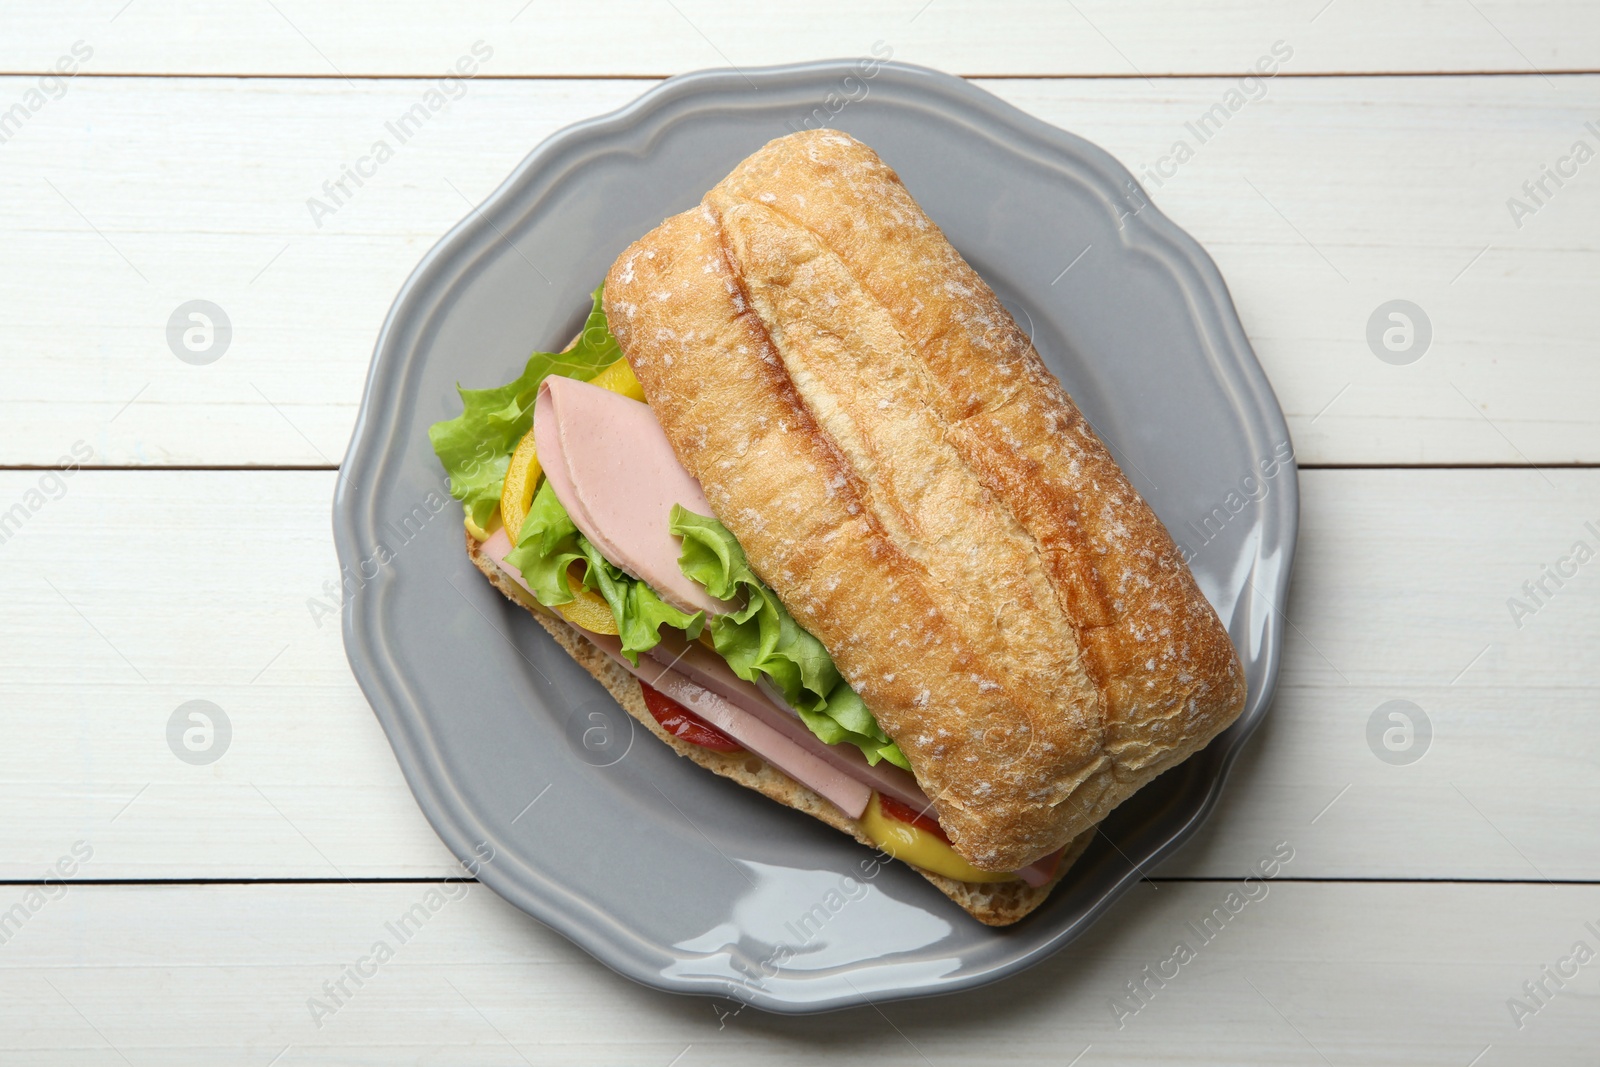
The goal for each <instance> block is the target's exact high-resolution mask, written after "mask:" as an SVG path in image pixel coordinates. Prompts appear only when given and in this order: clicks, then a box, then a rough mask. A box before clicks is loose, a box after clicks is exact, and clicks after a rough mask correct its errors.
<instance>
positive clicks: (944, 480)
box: [604, 130, 1244, 870]
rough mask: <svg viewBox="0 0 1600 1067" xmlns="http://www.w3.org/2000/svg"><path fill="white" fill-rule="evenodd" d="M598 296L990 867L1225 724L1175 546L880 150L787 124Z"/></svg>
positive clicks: (845, 666) (756, 553)
mask: <svg viewBox="0 0 1600 1067" xmlns="http://www.w3.org/2000/svg"><path fill="white" fill-rule="evenodd" d="M604 299H605V309H606V313H607V315H608V317H609V319H610V323H611V328H612V330H613V331H614V332H615V334H616V336H617V339H618V341H619V342H620V344H621V346H622V351H623V353H624V355H625V356H626V357H627V359H628V361H629V363H630V364H631V365H632V366H633V369H634V372H635V373H636V374H637V375H638V377H639V380H640V381H641V382H642V383H643V385H644V389H645V394H646V396H647V397H648V398H649V401H650V404H651V406H652V407H653V408H654V410H655V412H656V415H657V417H658V418H659V419H660V420H661V424H662V426H663V428H664V429H665V431H666V434H667V437H668V439H669V440H670V441H671V442H672V445H673V448H674V450H675V451H676V452H677V454H678V458H679V459H680V460H682V461H683V463H684V465H685V466H686V467H687V468H688V469H689V471H690V472H691V473H692V474H694V476H695V477H696V478H697V479H699V481H700V483H701V485H702V486H703V487H704V489H705V491H706V497H707V499H708V500H709V502H710V504H711V506H712V509H713V510H714V511H715V512H716V515H717V517H718V518H719V519H720V520H721V521H722V522H723V523H724V524H725V525H726V526H727V527H728V529H729V530H731V531H732V532H733V534H734V536H736V537H737V538H738V539H739V541H740V543H741V544H742V545H743V546H744V549H745V552H746V553H747V554H748V556H749V558H750V563H751V565H752V566H753V567H754V568H755V570H756V572H757V573H758V574H760V575H761V577H762V578H763V579H764V580H765V581H766V582H767V583H768V584H769V585H771V586H772V588H773V590H774V591H775V592H776V593H777V595H778V596H779V598H780V599H781V600H782V601H783V602H784V604H785V605H786V606H787V607H788V608H789V610H790V612H791V613H793V615H794V617H795V619H796V620H797V621H798V622H799V623H800V624H801V625H802V626H804V627H805V628H806V629H808V630H810V631H811V632H812V633H814V634H816V635H817V637H818V638H819V639H821V641H822V642H823V644H824V645H825V646H826V647H827V648H828V650H829V652H830V653H831V654H832V655H833V657H834V660H835V662H837V663H838V665H839V669H840V671H841V672H842V673H843V674H844V676H845V678H846V679H848V680H849V682H850V684H851V685H852V686H854V687H855V688H856V690H857V691H858V692H860V694H861V696H862V698H863V699H864V700H865V701H866V703H867V706H868V707H869V708H871V709H872V711H873V712H874V713H875V714H876V715H877V717H878V720H879V722H880V723H881V724H882V725H883V727H884V729H885V730H886V731H888V733H889V734H890V736H891V737H893V738H894V739H895V740H896V741H897V742H898V743H899V745H900V747H901V748H902V749H903V750H904V751H905V753H906V756H907V758H908V759H909V761H910V762H911V765H912V768H913V770H914V771H915V773H916V775H917V779H918V781H919V782H921V783H922V786H923V788H924V789H925V790H926V791H927V792H928V794H929V795H930V796H931V797H933V798H934V801H935V804H936V805H937V809H938V813H939V821H940V823H941V825H942V826H943V827H944V828H945V830H946V832H947V833H948V834H949V835H950V837H951V840H952V842H953V843H954V845H955V847H956V849H957V850H958V851H959V852H960V853H961V854H962V855H964V856H966V857H967V858H968V859H969V860H970V861H971V862H972V863H974V864H975V865H977V866H979V867H982V868H985V869H989V870H1011V869H1015V868H1017V867H1020V866H1024V865H1026V864H1027V863H1029V862H1031V861H1032V860H1033V859H1035V858H1037V857H1038V856H1040V855H1043V854H1045V853H1047V852H1049V851H1051V850H1052V849H1055V848H1058V847H1060V846H1062V845H1064V844H1065V843H1066V842H1067V841H1069V840H1071V839H1072V838H1074V837H1076V836H1077V835H1078V834H1080V833H1082V832H1083V831H1084V830H1086V829H1087V828H1088V827H1090V826H1091V825H1093V824H1094V823H1095V822H1098V821H1099V820H1100V819H1101V818H1103V817H1104V816H1105V814H1106V813H1107V812H1108V811H1109V810H1110V809H1111V808H1113V807H1115V806H1116V805H1117V804H1118V803H1120V802H1121V801H1123V800H1124V799H1126V798H1127V797H1128V796H1130V795H1131V794H1132V793H1133V792H1134V791H1135V790H1137V789H1138V788H1139V787H1140V786H1142V785H1143V784H1144V783H1145V782H1147V781H1149V780H1150V779H1151V778H1152V777H1154V776H1155V775H1156V774H1158V773H1160V772H1161V771H1162V770H1165V769H1166V768H1168V767H1170V766H1172V765H1174V764H1176V763H1177V762H1179V761H1181V760H1182V759H1184V758H1186V757H1187V756H1188V755H1190V754H1191V753H1192V752H1194V751H1196V750H1197V749H1198V748H1200V747H1201V746H1203V745H1204V744H1205V743H1206V742H1207V741H1209V740H1210V739H1211V738H1212V737H1213V736H1215V735H1216V734H1217V733H1218V732H1219V731H1220V730H1222V729H1223V728H1224V727H1226V726H1227V724H1228V723H1229V722H1231V721H1233V719H1234V718H1235V717H1236V716H1237V715H1238V713H1239V711H1240V709H1241V708H1242V706H1243V702H1244V678H1243V672H1242V671H1241V669H1240V667H1239V662H1238V657H1237V656H1236V654H1235V653H1234V650H1233V646H1232V645H1231V643H1230V642H1229V640H1228V635H1227V633H1226V631H1225V630H1224V629H1223V628H1222V626H1221V624H1220V623H1219V622H1218V620H1217V617H1216V614H1215V612H1213V611H1212V609H1211V606H1210V605H1209V604H1208V603H1207V602H1206V600H1205V598H1204V597H1203V596H1202V595H1201V594H1200V591H1199V589H1198V588H1197V587H1196V585H1195V583H1194V579H1193V576H1192V575H1191V574H1190V573H1189V570H1188V568H1187V567H1186V566H1185V565H1184V563H1183V561H1182V559H1181V558H1180V557H1179V555H1178V552H1177V549H1176V547H1175V546H1174V545H1173V543H1172V539H1171V537H1169V536H1168V534H1167V532H1166V530H1165V528H1163V527H1162V525H1161V523H1160V522H1159V521H1158V520H1157V519H1156V517H1155V515H1154V514H1153V513H1152V512H1151V511H1150V508H1149V506H1148V505H1146V503H1145V502H1144V500H1143V499H1141V498H1140V496H1139V495H1138V493H1137V492H1135V491H1134V489H1133V487H1132V486H1130V485H1129V484H1128V481H1127V479H1126V478H1125V477H1124V476H1123V474H1122V472H1121V471H1120V470H1119V469H1118V468H1117V466H1116V464H1115V462H1114V461H1113V460H1112V459H1111V457H1110V455H1109V454H1108V452H1107V451H1106V449H1105V446H1104V445H1103V444H1102V443H1101V442H1100V440H1099V439H1098V438H1097V437H1096V436H1095V435H1094V433H1093V431H1092V430H1090V428H1089V427H1088V425H1087V423H1086V422H1085V421H1084V419H1083V417H1082V415H1081V414H1079V412H1078V410H1077V408H1076V407H1075V406H1074V405H1073V403H1072V401H1071V400H1070V399H1069V398H1068V397H1067V395H1066V393H1065V392H1064V391H1063V390H1062V389H1061V386H1060V384H1059V383H1058V382H1056V380H1055V379H1054V378H1053V377H1052V376H1051V375H1050V373H1049V372H1048V371H1047V370H1046V369H1045V367H1044V365H1043V363H1042V362H1041V361H1040V359H1039V356H1038V354H1037V353H1036V352H1035V351H1034V349H1033V347H1032V345H1031V344H1030V343H1029V341H1028V338H1027V337H1026V336H1025V335H1024V334H1023V333H1022V331H1020V330H1019V329H1018V328H1017V326H1016V324H1015V322H1013V321H1012V319H1011V316H1010V314H1009V313H1008V312H1007V311H1006V310H1005V308H1004V307H1003V306H1002V305H1001V304H1000V302H999V300H998V299H997V298H996V297H995V295H994V293H993V292H992V291H991V290H990V289H989V288H988V286H986V285H985V284H984V283H983V281H982V280H981V279H980V278H979V277H978V276H977V274H976V273H974V272H973V270H972V268H971V267H969V266H968V265H967V263H966V262H965V261H964V260H963V259H962V258H961V256H960V255H959V254H958V253H957V252H956V251H955V249H954V248H953V247H952V246H951V245H950V243H949V242H948V241H947V240H945V238H944V235H943V234H942V233H941V232H940V231H939V229H938V227H937V226H935V225H934V224H933V222H932V221H931V220H930V219H929V218H928V217H927V216H926V215H925V214H924V213H923V212H922V210H921V208H920V207H918V206H917V204H916V202H915V201H914V200H912V198H911V195H910V194H909V193H908V192H907V191H906V189H905V187H904V185H902V184H901V182H900V179H899V177H898V176H897V175H896V174H895V173H894V171H892V170H891V169H890V168H889V167H888V166H887V165H885V164H884V163H883V161H882V160H880V159H879V158H878V157H877V155H876V154H874V153H873V152H872V150H871V149H869V148H867V147H866V146H865V145H863V144H861V143H860V142H858V141H856V140H854V139H853V138H850V137H849V136H847V135H845V134H841V133H838V132H835V131H831V130H819V131H812V132H807V133H799V134H793V135H790V136H788V137H783V138H779V139H778V140H776V141H773V142H772V143H770V144H768V145H767V146H766V147H765V148H763V149H761V150H760V151H758V152H757V153H755V154H754V155H753V156H751V157H750V158H748V159H746V160H745V161H744V162H743V163H741V164H740V165H739V166H738V167H737V168H735V170H734V171H733V173H732V174H730V175H729V176H728V177H727V178H726V179H725V180H723V181H722V182H721V183H720V184H719V185H718V186H717V187H716V188H715V189H713V190H711V192H709V193H708V194H707V195H706V197H705V199H704V201H703V202H702V203H701V204H700V205H699V206H697V207H695V208H693V209H691V210H689V211H687V212H684V213H683V214H681V215H677V216H674V217H672V218H670V219H668V220H666V221H665V222H664V223H662V224H661V225H660V226H659V227H657V228H656V229H655V230H653V231H651V232H650V233H649V234H647V235H646V236H645V237H644V238H642V239H641V240H639V241H638V242H636V243H634V244H633V245H632V246H630V247H629V248H628V249H627V250H626V251H625V252H624V253H623V254H622V255H621V256H620V257H619V258H618V259H617V261H616V263H615V264H614V265H613V266H612V268H611V271H610V273H609V275H608V276H607V279H606V288H605V298H604Z"/></svg>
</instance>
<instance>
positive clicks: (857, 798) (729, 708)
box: [578, 630, 872, 819]
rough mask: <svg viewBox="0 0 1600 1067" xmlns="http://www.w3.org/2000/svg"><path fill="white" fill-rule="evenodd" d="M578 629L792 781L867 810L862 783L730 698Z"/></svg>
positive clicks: (854, 811) (849, 810)
mask: <svg viewBox="0 0 1600 1067" xmlns="http://www.w3.org/2000/svg"><path fill="white" fill-rule="evenodd" d="M578 632H579V633H581V634H583V636H584V637H586V638H588V639H589V640H590V641H591V642H593V643H594V644H595V645H597V646H599V648H600V649H601V650H602V651H603V652H605V653H606V655H608V656H610V657H611V658H612V659H613V660H615V661H616V663H617V665H618V666H620V667H621V668H622V669H624V670H626V671H628V672H629V673H630V674H632V675H633V676H634V677H636V678H638V679H639V680H640V681H642V682H644V683H646V684H647V685H651V686H654V687H655V688H656V689H658V690H660V691H661V692H662V693H664V694H666V695H667V696H668V697H670V698H672V699H673V700H676V701H677V702H678V703H680V704H682V705H683V706H684V707H686V708H688V709H689V710H690V711H692V712H694V713H695V714H696V715H698V716H700V717H701V718H702V719H704V720H705V721H706V722H708V723H710V724H711V725H712V726H715V727H716V728H717V729H718V730H721V731H722V732H723V733H725V734H727V735H728V736H729V737H731V738H733V739H734V740H735V741H737V742H739V744H741V745H743V746H744V747H745V748H747V749H749V750H750V751H751V752H754V753H755V754H756V755H758V756H760V757H761V758H762V759H765V760H767V761H768V762H770V763H771V764H772V765H773V766H774V767H777V768H778V769H779V770H781V771H783V773H785V774H787V775H788V776H789V777H791V778H793V779H794V780H795V781H797V782H800V783H801V784H802V785H805V786H806V787H807V788H809V789H811V790H812V791H813V792H815V793H817V794H818V795H819V796H821V797H823V798H825V799H827V800H829V801H832V802H833V804H834V805H835V806H837V807H838V808H839V810H840V811H843V812H844V813H845V814H846V815H848V816H850V817H851V818H852V819H859V818H860V817H861V813H862V812H864V811H866V810H867V802H868V801H870V800H871V799H872V789H871V788H870V787H869V786H868V785H867V784H866V783H865V782H862V781H858V780H857V779H855V778H852V777H851V776H850V775H848V774H846V773H844V772H843V771H841V770H839V769H838V768H836V767H833V766H830V765H829V764H828V763H827V762H826V761H825V760H823V759H820V758H819V757H817V756H816V755H815V754H813V753H811V752H808V751H806V749H805V748H804V747H802V746H801V745H800V744H798V743H796V742H795V741H794V740H793V739H791V738H788V737H785V736H784V735H783V734H781V733H779V732H778V731H777V730H774V729H773V728H772V727H770V726H768V725H767V724H766V723H764V722H762V721H761V720H760V719H758V718H756V717H755V716H754V715H751V714H750V713H749V712H748V711H745V710H744V709H743V708H741V707H738V706H737V705H735V704H734V703H733V702H732V701H730V700H728V699H726V698H725V697H722V696H720V695H719V694H717V693H713V692H712V691H711V690H709V689H704V688H702V687H700V686H698V685H695V684H694V683H693V682H691V681H689V679H687V678H685V677H684V676H683V675H681V674H679V673H678V672H676V671H671V670H668V669H667V668H666V667H663V666H662V665H661V664H659V663H656V662H655V661H653V660H651V659H649V658H648V657H645V658H642V659H640V660H639V665H638V666H637V667H635V666H634V665H633V664H631V663H629V662H628V661H627V660H626V659H624V658H623V655H622V642H621V641H619V640H617V639H616V638H615V637H612V636H610V635H609V634H592V633H590V632H589V631H587V630H579V631H578Z"/></svg>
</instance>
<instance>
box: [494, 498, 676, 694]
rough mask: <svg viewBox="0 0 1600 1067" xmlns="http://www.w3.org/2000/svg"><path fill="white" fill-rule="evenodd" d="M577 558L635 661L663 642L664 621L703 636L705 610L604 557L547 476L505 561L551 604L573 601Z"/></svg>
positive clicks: (586, 581)
mask: <svg viewBox="0 0 1600 1067" xmlns="http://www.w3.org/2000/svg"><path fill="white" fill-rule="evenodd" d="M574 560H577V561H581V562H582V564H583V585H584V586H585V587H586V588H588V589H592V590H594V591H595V592H597V593H599V594H600V595H601V597H603V598H604V599H605V602H606V604H607V605H608V606H609V607H610V608H611V617H612V618H614V619H616V621H617V630H618V631H619V636H620V638H621V640H622V652H623V655H625V656H627V657H628V662H630V663H634V664H637V663H638V662H639V653H641V652H648V651H650V649H652V648H654V647H655V646H656V645H657V644H659V643H660V642H661V627H663V626H673V627H676V628H677V629H679V630H683V631H684V632H685V633H686V634H688V636H689V637H690V638H691V639H693V638H696V637H699V636H700V630H701V629H702V628H703V627H704V625H705V613H704V612H701V611H697V612H695V613H694V614H692V615H690V614H688V613H686V612H682V611H679V610H678V609H677V608H675V607H673V606H672V605H671V604H668V603H667V602H666V601H664V600H662V599H661V597H660V595H659V594H657V593H656V591H655V590H654V589H652V588H650V586H649V585H647V584H646V583H644V582H641V581H640V580H639V579H637V578H635V577H633V576H632V575H630V574H627V573H626V572H624V571H623V570H622V569H621V568H619V567H617V566H615V565H614V564H612V563H611V562H610V561H609V560H607V559H606V558H605V557H604V556H602V555H601V554H600V550H599V549H598V548H596V547H595V546H594V544H593V543H592V542H591V541H590V540H589V539H588V538H587V537H585V536H583V534H581V533H579V532H578V528H577V526H575V525H574V524H573V522H572V517H571V516H570V515H568V514H567V509H566V508H564V507H562V506H561V501H559V500H557V499H556V494H555V490H553V489H551V488H550V482H549V480H546V481H545V482H544V483H543V484H542V485H541V486H540V487H539V491H538V492H537V493H535V494H534V497H533V505H532V506H531V507H530V508H529V509H528V518H527V521H525V522H524V523H523V524H522V534H521V536H520V537H518V538H517V546H516V547H515V548H513V549H512V550H511V551H510V552H508V553H506V562H507V563H509V564H511V565H512V566H513V567H515V568H517V569H518V570H519V571H521V572H522V579H523V581H525V582H527V583H528V588H530V589H532V590H533V595H534V597H535V599H537V600H538V601H539V603H541V604H543V605H545V606H546V607H552V608H553V607H556V606H557V605H559V604H570V603H572V600H573V595H572V587H571V585H570V584H569V581H568V568H569V567H570V566H571V564H572V563H573V561H574Z"/></svg>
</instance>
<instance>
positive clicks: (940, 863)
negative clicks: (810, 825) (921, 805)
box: [861, 793, 1016, 882]
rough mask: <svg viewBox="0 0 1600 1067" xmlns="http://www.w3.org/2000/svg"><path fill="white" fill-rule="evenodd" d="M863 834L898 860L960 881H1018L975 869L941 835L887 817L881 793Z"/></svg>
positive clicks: (864, 823)
mask: <svg viewBox="0 0 1600 1067" xmlns="http://www.w3.org/2000/svg"><path fill="white" fill-rule="evenodd" d="M861 832H862V833H864V834H866V835H867V837H869V838H871V840H872V843H873V844H875V845H877V846H878V847H879V848H881V849H883V851H885V852H887V853H888V854H889V855H891V856H893V857H894V858H895V859H897V860H902V861H904V862H906V863H910V864H913V865H915V866H918V867H921V868H922V869H923V870H925V871H932V872H933V873H934V874H942V875H944V876H945V877H946V878H954V879H955V880H956V881H958V882H1009V881H1011V880H1012V879H1014V878H1016V875H1015V874H1010V873H1006V872H999V871H985V870H981V869H979V868H977V867H974V866H973V865H972V864H970V863H968V862H967V861H966V860H964V859H962V858H961V856H960V855H959V854H958V853H957V852H956V850H955V849H953V848H951V847H950V846H949V845H947V844H946V843H945V842H944V841H942V840H940V839H939V836H938V835H937V834H930V833H929V832H928V831H926V830H924V829H923V828H922V827H920V826H913V825H911V824H910V823H908V822H901V821H900V820H899V819H895V818H891V817H890V816H888V815H885V814H884V813H883V806H882V805H881V804H879V803H878V794H877V793H873V794H872V800H871V801H870V802H869V803H868V804H867V810H866V811H864V812H862V813H861Z"/></svg>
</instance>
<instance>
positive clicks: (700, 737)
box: [639, 682, 743, 752]
mask: <svg viewBox="0 0 1600 1067" xmlns="http://www.w3.org/2000/svg"><path fill="white" fill-rule="evenodd" d="M639 688H640V689H642V690H644V706H645V707H647V708H649V709H650V714H651V715H652V716H654V718H655V720H656V722H658V723H660V724H661V728H662V729H663V730H665V731H667V733H669V734H671V735H672V736H673V737H676V738H677V739H678V740H680V741H687V742H689V743H690V744H691V745H699V746H700V747H701V748H709V749H711V750H712V751H713V752H742V751H743V749H742V748H741V747H740V746H739V743H738V742H737V741H735V740H734V739H733V738H731V737H729V736H728V735H727V734H725V733H723V732H722V731H721V730H718V729H717V728H716V727H715V726H712V725H711V724H710V723H708V722H706V721H705V720H704V719H702V718H701V717H700V716H698V715H696V714H695V713H694V712H692V711H690V710H689V709H688V708H686V707H684V706H683V705H682V704H680V703H678V702H677V701H676V700H673V699H672V698H671V697H669V696H667V695H666V694H665V693H662V692H659V691H657V690H655V689H652V688H650V686H648V685H646V684H645V683H644V682H640V683H639Z"/></svg>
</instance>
